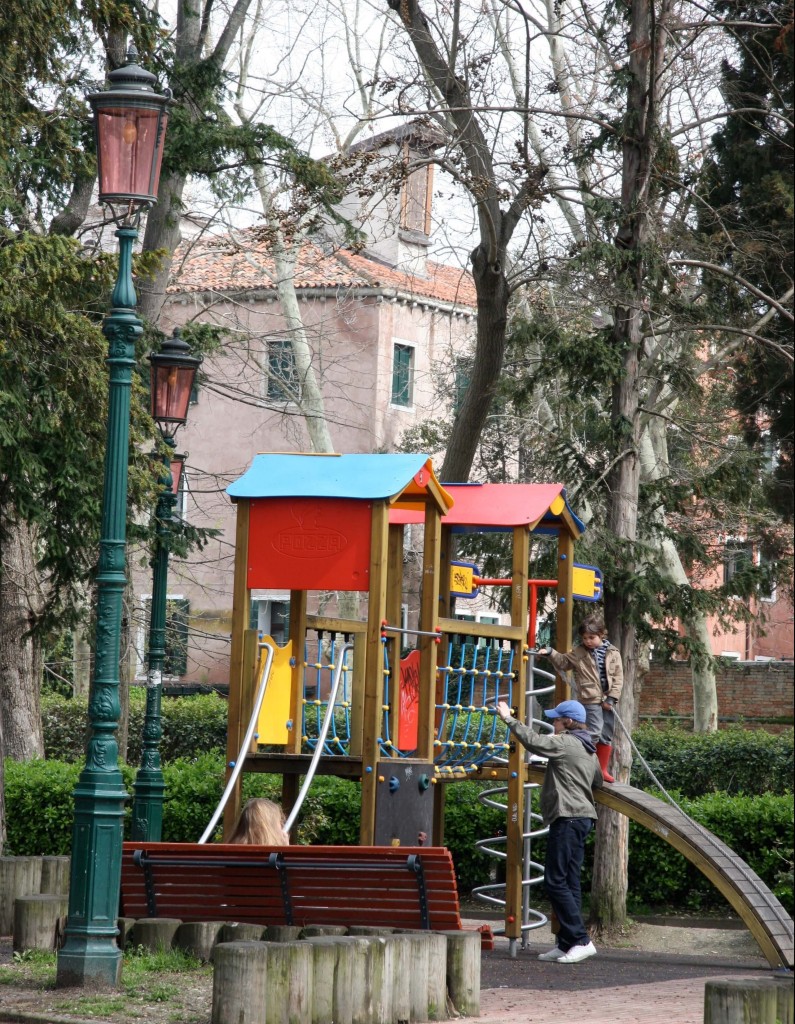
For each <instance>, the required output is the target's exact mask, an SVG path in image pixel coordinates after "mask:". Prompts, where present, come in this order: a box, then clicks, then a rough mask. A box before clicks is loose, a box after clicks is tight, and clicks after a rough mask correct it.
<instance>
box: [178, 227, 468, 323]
mask: <svg viewBox="0 0 795 1024" xmlns="http://www.w3.org/2000/svg"><path fill="white" fill-rule="evenodd" d="M426 271H427V272H426V275H425V276H423V277H420V276H419V275H413V274H407V273H405V272H404V271H401V270H398V269H396V268H394V267H388V266H386V265H384V264H382V263H379V262H377V261H376V260H372V259H368V258H367V257H366V256H362V255H360V254H357V253H354V252H351V251H350V250H347V249H338V250H336V251H335V252H333V253H326V252H324V251H323V250H322V249H321V248H320V247H319V246H317V245H315V244H313V243H311V242H307V243H305V244H304V245H303V246H302V247H301V251H300V254H299V258H298V263H297V266H296V275H295V283H296V287H297V288H298V289H303V288H323V289H332V290H343V291H346V290H356V289H359V288H367V289H377V290H378V289H382V290H383V291H384V292H385V293H386V294H398V295H401V296H406V297H408V296H416V297H417V299H423V298H427V299H436V300H437V301H440V302H445V303H450V304H452V305H457V306H461V307H464V308H474V307H475V306H476V304H477V298H476V294H475V285H474V282H473V281H472V277H471V275H470V274H468V273H467V272H466V271H465V270H461V269H460V267H449V266H445V265H443V264H441V263H433V262H431V261H430V260H428V261H427V263H426ZM276 283H277V282H276V278H275V273H274V265H273V260H272V258H271V256H270V253H269V250H268V242H267V240H265V239H263V238H262V237H258V236H257V234H256V233H255V232H252V231H243V232H239V233H238V234H236V235H234V236H231V235H223V236H208V235H205V236H203V237H202V238H200V239H199V240H198V241H195V242H188V243H184V244H183V245H182V246H180V248H179V249H177V251H176V253H175V254H174V262H173V265H172V281H171V284H170V285H169V288H168V291H169V293H170V294H179V293H180V292H206V291H213V292H238V293H239V292H245V291H249V290H257V291H267V290H273V291H275V290H276Z"/></svg>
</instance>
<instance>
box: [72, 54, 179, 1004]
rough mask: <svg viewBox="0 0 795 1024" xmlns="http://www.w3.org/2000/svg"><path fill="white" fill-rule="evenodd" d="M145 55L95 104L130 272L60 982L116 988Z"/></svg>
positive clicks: (144, 197)
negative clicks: (122, 659)
mask: <svg viewBox="0 0 795 1024" xmlns="http://www.w3.org/2000/svg"><path fill="white" fill-rule="evenodd" d="M137 57H138V54H137V53H136V51H135V48H134V47H130V50H129V52H128V54H127V64H126V65H125V66H124V67H121V68H118V69H117V70H116V71H112V72H111V73H110V75H109V76H108V80H109V87H108V89H107V90H105V91H104V92H99V93H94V94H92V95H90V96H89V97H88V101H89V103H90V104H91V106H92V109H93V111H94V126H95V131H96V142H97V163H98V171H99V201H100V203H107V204H108V205H109V206H110V207H111V210H112V212H113V213H114V215H115V217H116V219H117V220H118V221H119V222H120V226H119V228H118V230H117V231H116V237H117V238H118V239H119V271H118V276H117V278H116V284H115V287H114V289H113V293H112V295H111V311H110V313H109V314H108V315H107V317H106V318H105V321H104V323H103V325H102V331H103V333H104V335H105V337H106V338H107V339H108V359H107V362H108V368H109V395H108V433H107V449H106V452H105V475H104V487H103V493H102V526H101V534H100V545H99V569H98V572H97V577H96V586H97V625H96V642H95V656H94V673H93V677H92V681H91V696H90V699H89V706H88V717H89V738H88V743H87V747H86V764H85V768H84V769H83V771H82V772H81V774H80V778H79V780H78V783H77V786H76V788H75V792H74V800H75V816H74V825H73V828H72V866H71V876H70V884H69V917H68V922H67V926H66V934H65V942H64V945H63V947H62V948H61V949H60V950H59V952H58V969H57V984H58V985H59V986H66V985H91V986H93V985H111V986H115V985H118V983H119V978H120V974H121V950H120V949H119V947H118V945H117V943H116V934H117V928H116V918H117V916H118V910H119V890H120V881H121V844H122V822H123V816H124V802H125V800H126V799H127V792H126V790H125V788H124V785H123V781H122V776H121V772H120V771H119V765H118V745H117V742H116V730H117V727H118V722H119V714H120V710H121V707H120V703H119V656H120V647H121V614H122V599H123V595H124V588H125V585H126V574H125V550H126V532H127V472H128V465H129V451H128V449H129V436H130V389H131V383H132V370H133V366H134V363H135V340H136V338H138V337H139V336H140V335H141V334H142V332H143V326H142V324H141V321H140V319H139V318H138V317H137V316H136V314H135V306H136V302H137V299H136V294H135V287H134V285H133V279H132V251H133V244H134V242H135V240H136V238H137V237H138V229H137V224H138V218H139V216H140V211H141V209H142V208H144V207H148V206H151V205H153V204H154V203H155V202H156V201H157V184H158V179H159V177H160V163H161V159H162V154H163V141H164V137H165V130H166V107H167V105H168V102H169V96H168V95H162V94H160V93H156V92H155V91H154V85H155V82H156V79H155V76H154V75H152V74H150V73H149V72H148V71H145V70H144V69H143V68H141V67H139V66H138V65H137V63H136V60H137ZM114 207H116V209H114Z"/></svg>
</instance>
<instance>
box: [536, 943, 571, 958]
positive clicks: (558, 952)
mask: <svg viewBox="0 0 795 1024" xmlns="http://www.w3.org/2000/svg"><path fill="white" fill-rule="evenodd" d="M565 955H566V954H565V952H564V951H563V950H562V949H561V948H560V947H559V946H555V948H554V949H550V950H548V952H546V953H539V954H538V959H539V960H560V958H561V957H562V956H565Z"/></svg>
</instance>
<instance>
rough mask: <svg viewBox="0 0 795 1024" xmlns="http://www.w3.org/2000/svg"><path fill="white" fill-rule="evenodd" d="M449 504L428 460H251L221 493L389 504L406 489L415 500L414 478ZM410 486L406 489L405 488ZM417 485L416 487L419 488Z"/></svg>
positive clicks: (313, 456) (287, 457)
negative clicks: (426, 485) (386, 501)
mask: <svg viewBox="0 0 795 1024" xmlns="http://www.w3.org/2000/svg"><path fill="white" fill-rule="evenodd" d="M422 470H425V471H426V475H425V481H427V482H429V483H430V482H431V481H432V489H433V490H434V492H435V493H436V494H439V493H441V495H442V496H443V503H444V504H445V505H446V506H447V507H448V508H449V506H450V505H451V504H452V499H450V498H449V497H448V496H447V495H446V494H445V492H444V490H442V488H441V487H440V486H439V484H438V481H437V480H436V477H435V476H434V472H433V467H432V465H431V460H430V458H429V457H428V456H427V455H399V454H388V455H316V454H306V455H287V454H284V455H278V454H263V455H256V456H255V457H254V461H253V462H252V463H251V465H250V466H249V468H248V469H247V470H246V472H245V473H244V474H243V475H242V476H241V477H239V478H238V479H237V480H235V481H234V483H232V484H230V485H229V487H227V489H226V493H227V494H228V495H229V496H230V498H354V499H360V500H365V501H366V500H368V499H372V500H389V499H393V498H396V497H398V496H400V495H401V494H402V493H403V492H404V491H406V490H407V489H409V490H410V493H411V495H412V496H413V498H414V501H415V502H416V500H417V495H418V493H420V492H421V491H422V490H425V486H424V481H423V480H422V478H420V479H419V480H415V477H417V474H418V473H420V472H421V471H422ZM410 485H411V486H410ZM418 485H419V486H418Z"/></svg>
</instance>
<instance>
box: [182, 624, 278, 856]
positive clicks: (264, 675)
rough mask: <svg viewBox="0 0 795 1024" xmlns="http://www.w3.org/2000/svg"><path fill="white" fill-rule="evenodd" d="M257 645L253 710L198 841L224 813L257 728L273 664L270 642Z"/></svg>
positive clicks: (209, 831)
mask: <svg viewBox="0 0 795 1024" xmlns="http://www.w3.org/2000/svg"><path fill="white" fill-rule="evenodd" d="M258 647H259V685H258V687H257V696H256V698H255V699H254V710H253V711H252V712H251V720H250V722H249V723H248V728H247V729H246V735H245V736H244V737H243V743H242V744H241V746H240V752H239V754H238V755H237V759H236V760H235V763H234V765H233V766H232V774H231V775H230V776H229V781H228V782H227V784H226V789H225V790H224V792H223V794H222V796H221V800H220V802H219V804H218V806H217V807H216V809H215V813H214V814H213V816H212V818H210V824H209V825H208V826H207V828H206V829H205V830H204V832H202V834H201V837H200V839H199V842H200V843H206V842H207V840H208V839H210V837H211V836H212V835H213V833H214V832H215V828H216V825H217V824H218V821H219V819H220V817H221V815H222V814H223V813H224V807H226V804H227V801H228V800H229V797H230V795H231V793H232V790H233V789H234V788H235V784H236V783H237V780H238V776H239V775H240V773H241V771H242V770H243V762H244V761H245V759H246V754H247V753H248V749H249V747H250V746H251V740H252V739H253V737H254V730H255V729H256V728H257V721H258V719H259V713H260V708H261V707H262V702H263V700H264V699H265V691H266V690H267V688H268V680H269V679H270V675H271V665H273V647H272V646H271V644H269V643H266V642H264V641H260V643H259V644H258Z"/></svg>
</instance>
